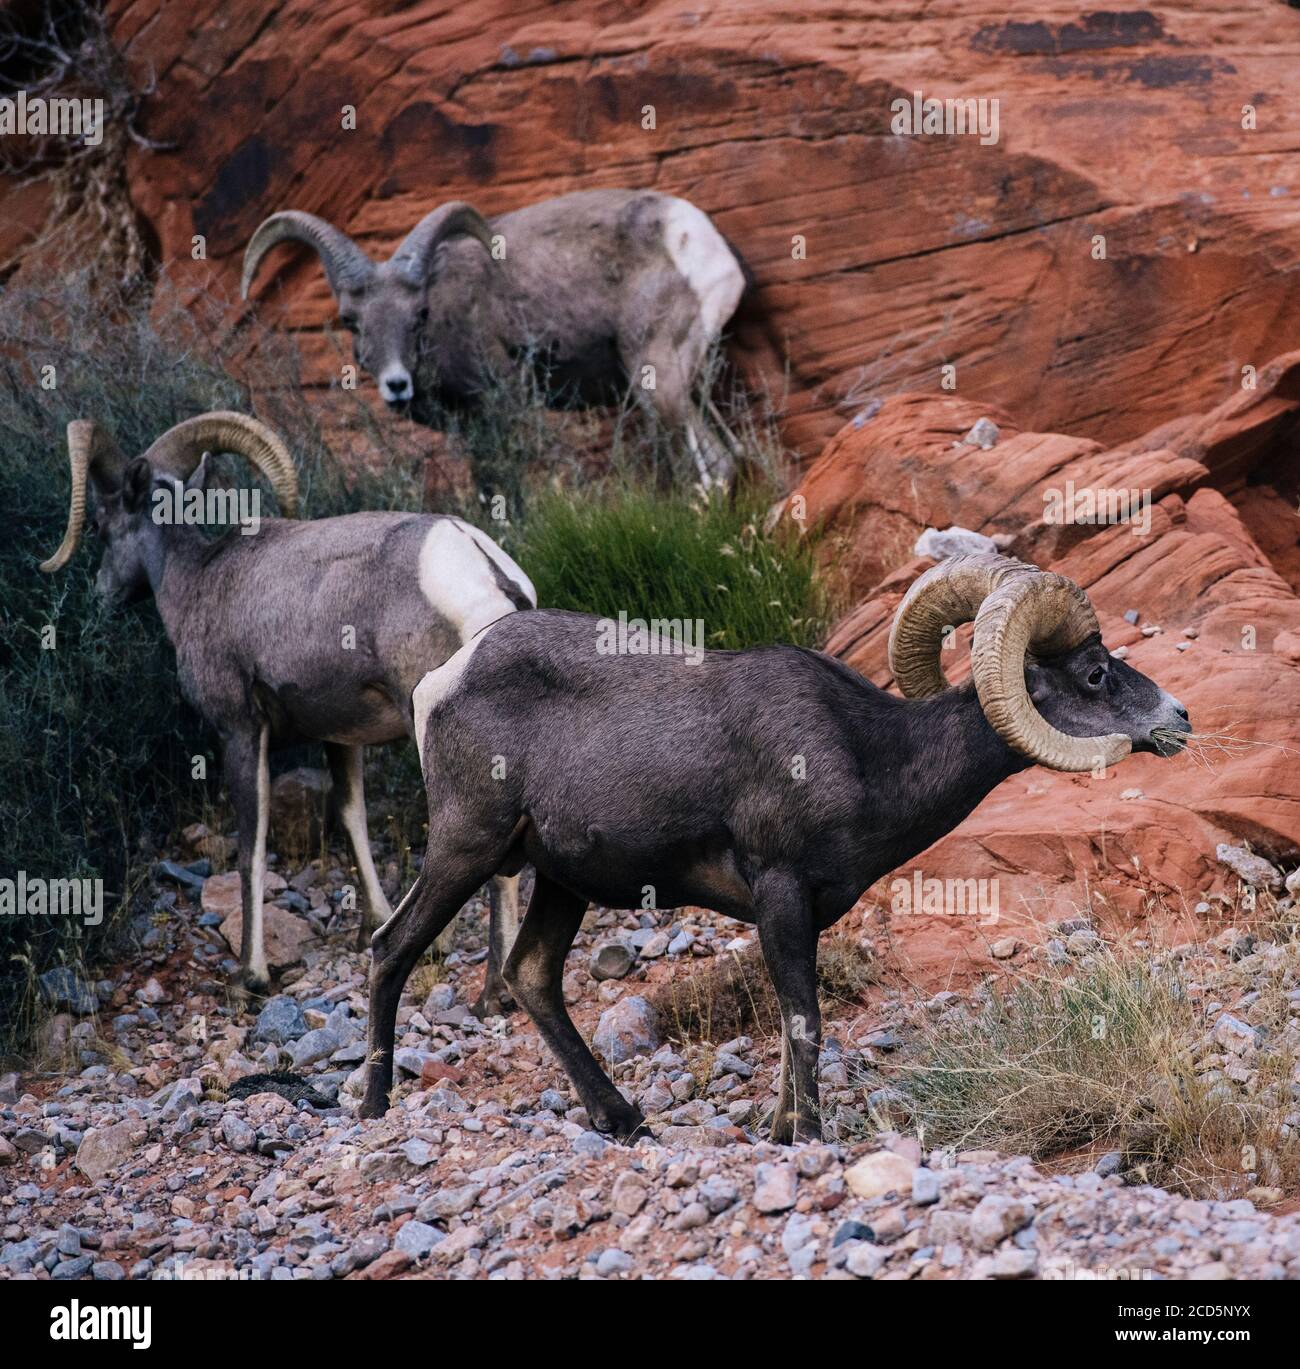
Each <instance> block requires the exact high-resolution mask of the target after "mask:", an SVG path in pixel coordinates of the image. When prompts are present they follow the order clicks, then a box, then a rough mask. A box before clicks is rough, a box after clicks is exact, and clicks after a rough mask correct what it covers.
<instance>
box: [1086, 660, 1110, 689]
mask: <svg viewBox="0 0 1300 1369" xmlns="http://www.w3.org/2000/svg"><path fill="white" fill-rule="evenodd" d="M1105 681H1106V667H1105V666H1104V665H1095V666H1093V668H1092V669H1091V670H1090V671H1089V672H1088V688H1089V689H1100V688H1101V687H1102V685H1103V684H1104V683H1105Z"/></svg>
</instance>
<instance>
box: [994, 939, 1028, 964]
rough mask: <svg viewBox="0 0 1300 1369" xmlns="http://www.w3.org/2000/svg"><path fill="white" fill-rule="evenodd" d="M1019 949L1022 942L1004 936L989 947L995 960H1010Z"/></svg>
mask: <svg viewBox="0 0 1300 1369" xmlns="http://www.w3.org/2000/svg"><path fill="white" fill-rule="evenodd" d="M1019 949H1020V942H1019V941H1017V940H1016V938H1015V937H1013V936H1004V937H1002V938H1001V940H999V941H995V942H994V943H993V944H992V945H991V946H990V947H989V954H990V955H991V956H992V957H993V959H994V960H1010V959H1011V957H1012V956H1013V955H1015V953H1016V952H1017V951H1018V950H1019Z"/></svg>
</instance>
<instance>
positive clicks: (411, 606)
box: [41, 412, 536, 1012]
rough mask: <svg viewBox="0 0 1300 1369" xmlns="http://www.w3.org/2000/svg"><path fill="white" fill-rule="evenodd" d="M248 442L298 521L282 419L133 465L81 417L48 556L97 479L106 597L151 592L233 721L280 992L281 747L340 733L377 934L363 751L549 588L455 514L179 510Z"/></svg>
mask: <svg viewBox="0 0 1300 1369" xmlns="http://www.w3.org/2000/svg"><path fill="white" fill-rule="evenodd" d="M222 451H227V452H234V453H236V454H237V455H239V456H242V457H244V458H245V459H246V460H247V461H248V462H250V464H252V465H253V466H254V467H255V468H256V469H258V470H259V471H261V472H263V473H264V474H265V475H266V476H267V477H268V478H269V480H270V482H271V484H272V487H273V488H274V489H275V492H276V496H277V498H278V499H279V502H280V507H281V508H282V509H283V510H284V512H285V513H287V514H289V515H290V516H293V514H294V512H295V504H296V499H297V476H296V474H295V471H294V466H293V462H292V460H291V459H290V456H289V452H288V450H287V449H286V448H285V446H284V444H283V443H282V442H281V441H280V439H279V438H278V437H277V436H276V435H275V433H273V432H272V431H271V430H270V429H269V428H267V427H265V426H264V425H263V424H261V423H259V422H257V421H256V420H255V419H252V418H249V417H247V416H246V415H244V414H239V413H224V412H220V413H209V414H204V415H203V416H201V417H199V418H192V419H189V420H187V421H186V422H184V423H179V424H177V425H176V426H175V427H174V428H172V429H170V430H169V431H168V432H165V433H164V434H163V435H162V436H161V437H160V438H158V440H157V441H156V442H155V443H154V444H153V445H152V446H151V447H150V448H149V450H148V451H146V452H145V453H144V455H143V456H138V457H136V458H135V459H134V460H131V461H127V460H125V459H124V458H123V456H122V455H121V454H120V453H119V452H118V450H117V448H116V447H115V445H114V444H113V442H112V440H111V439H110V438H109V437H108V435H107V434H106V433H105V432H104V431H103V430H102V429H101V428H100V427H98V426H97V425H96V424H95V423H93V422H89V421H85V420H82V421H78V422H74V423H70V424H68V452H69V456H70V459H71V463H72V497H71V506H70V511H69V514H68V526H67V531H66V532H65V534H64V537H63V543H62V545H61V546H60V547H59V549H58V551H57V552H55V554H54V555H53V556H52V557H51V558H50V559H49V560H48V561H46V562H44V563H43V564H42V566H41V569H42V570H43V571H46V572H53V571H57V570H59V569H60V568H61V567H63V566H64V565H66V564H67V562H68V561H69V560H70V558H71V557H72V554H73V553H74V552H75V551H76V549H77V544H78V542H79V540H80V538H81V533H82V529H83V528H84V526H85V522H86V487H87V484H90V485H92V486H93V487H94V492H95V500H96V510H95V515H94V526H95V529H96V531H97V532H98V533H99V536H100V538H101V539H102V540H103V541H104V542H105V544H106V546H105V551H104V559H103V561H102V563H101V565H100V568H99V575H98V578H97V580H96V589H97V590H98V592H99V593H100V594H101V595H102V596H103V597H104V598H105V599H107V600H109V601H111V602H115V603H126V602H129V601H132V600H134V599H138V598H142V597H144V596H145V595H146V594H148V593H150V592H152V594H153V596H154V602H155V603H156V604H157V606H158V612H159V614H160V616H161V617H162V620H163V624H164V626H165V627H166V629H167V635H168V637H169V638H170V640H171V643H172V645H173V647H174V648H175V650H176V664H177V671H178V674H179V677H180V683H181V688H182V690H183V692H184V693H185V696H186V698H188V699H189V701H190V702H191V703H192V704H193V705H194V707H195V708H196V709H197V710H198V711H199V712H200V713H201V714H202V715H203V716H204V718H206V719H207V721H208V722H209V723H210V724H211V725H212V726H213V727H214V728H215V729H216V730H217V732H218V734H219V735H220V737H221V741H222V750H223V759H224V767H225V775H226V783H227V786H228V788H229V790H230V797H231V802H232V803H233V805H234V808H235V815H236V820H237V822H238V825H239V873H240V875H241V877H242V884H243V942H242V946H241V961H242V966H241V979H242V983H243V986H244V987H246V988H250V989H254V990H262V989H265V988H266V987H267V984H268V983H269V977H268V973H267V963H266V956H265V951H264V947H263V939H262V888H263V873H264V868H265V861H266V836H267V816H268V804H269V796H270V772H269V768H268V751H269V749H270V748H271V747H273V746H278V745H288V744H291V743H294V742H298V741H304V740H315V741H321V742H324V743H325V749H326V753H327V755H328V757H329V763H330V769H331V771H332V772H333V775H334V781H335V785H336V789H337V792H338V795H339V798H340V802H339V816H340V818H341V820H342V823H343V827H344V830H345V831H346V833H347V838H348V845H349V847H350V849H351V852H352V858H353V860H354V862H355V863H356V867H357V870H358V872H359V874H360V879H361V886H362V903H363V920H362V930H363V933H364V932H368V931H369V930H371V929H372V928H373V927H375V926H377V925H378V924H379V923H380V922H381V921H382V920H383V919H384V918H386V917H388V916H389V915H390V912H391V909H390V908H389V906H388V902H387V900H386V899H385V897H384V891H383V889H382V888H381V887H380V884H379V878H378V876H377V875H376V873H375V866H374V861H373V860H372V859H371V854H370V842H369V837H368V835H367V831H366V808H365V796H364V792H363V787H362V748H363V747H364V746H368V745H371V744H375V743H379V742H388V741H395V740H398V739H399V738H401V737H403V736H410V735H412V734H413V729H414V717H413V714H412V709H411V693H412V690H413V689H414V687H415V685H416V684H417V683H418V681H419V680H420V679H421V678H422V677H423V676H424V674H425V673H426V672H427V671H428V670H429V669H430V667H431V666H432V665H436V664H438V663H440V662H442V661H445V660H446V659H447V658H448V657H449V656H450V655H451V654H452V653H453V652H454V651H455V650H456V649H457V648H459V647H460V646H461V645H462V644H463V643H465V642H468V641H471V640H472V639H473V637H474V634H475V633H476V632H478V631H480V630H481V629H482V628H484V627H485V626H487V625H488V624H489V623H492V622H495V621H496V619H498V618H500V617H502V616H503V615H505V614H509V613H513V612H514V610H515V609H518V608H531V607H533V606H534V604H535V603H536V595H535V592H534V590H533V586H532V584H531V582H530V581H529V579H528V577H527V576H526V575H525V574H524V573H523V571H522V570H520V569H519V567H518V566H517V565H515V563H514V562H513V561H512V560H511V559H510V558H509V557H508V556H507V555H506V554H505V553H504V552H503V551H502V550H501V549H500V548H499V547H498V546H497V545H496V543H495V542H493V541H492V540H491V539H490V538H489V537H487V536H486V534H484V533H482V532H480V531H479V530H478V529H477V528H474V527H471V526H470V525H469V524H467V523H463V522H461V521H460V520H459V519H456V518H445V517H437V516H434V515H427V514H408V513H354V514H348V515H345V516H343V517H340V518H322V519H319V520H317V521H314V522H304V523H299V522H289V521H285V520H283V519H266V520H263V521H261V523H260V526H259V527H258V528H257V532H256V535H255V536H242V535H241V530H240V529H239V528H232V529H231V530H230V531H228V532H227V533H226V534H225V535H224V536H222V537H219V538H217V539H216V540H210V539H209V538H207V537H206V536H204V534H203V533H202V531H201V530H200V528H199V527H198V526H196V525H195V523H194V522H190V523H188V524H180V523H178V522H176V521H175V519H174V518H172V517H171V516H169V514H168V513H167V510H168V509H169V508H174V507H175V501H176V500H179V499H182V498H184V497H185V496H187V495H189V496H191V498H190V500H189V502H191V503H192V502H193V498H192V496H193V494H194V492H196V491H202V490H203V488H204V481H205V476H206V470H207V456H208V454H209V453H210V452H222ZM517 885H518V881H517V879H509V878H503V879H502V880H499V881H497V883H496V885H495V886H494V890H493V899H492V905H493V906H492V931H491V935H490V937H489V942H490V955H489V969H488V978H487V982H486V984H485V986H484V992H483V998H482V999H481V1000H480V1002H479V1004H478V1005H477V1006H476V1010H477V1011H480V1012H482V1011H487V1010H489V1009H495V1008H496V1007H497V1006H498V1004H499V1002H500V1001H501V999H502V997H503V994H502V986H501V978H500V967H501V965H502V963H503V961H504V952H505V950H506V949H508V946H509V939H510V938H512V937H513V934H514V927H515V923H516V922H517V919H518V913H517V893H518V890H517Z"/></svg>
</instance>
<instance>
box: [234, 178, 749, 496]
mask: <svg viewBox="0 0 1300 1369" xmlns="http://www.w3.org/2000/svg"><path fill="white" fill-rule="evenodd" d="M696 215H698V216H699V218H698V220H697V219H696V218H695V217H694V216H696ZM467 216H472V217H467ZM284 217H291V218H292V219H293V220H294V225H295V226H294V228H293V236H294V237H296V238H297V240H299V241H302V242H304V243H307V244H308V245H310V246H312V247H314V248H315V249H316V250H318V251H319V252H320V253H321V256H322V260H323V261H324V263H325V267H326V271H327V274H328V276H329V278H330V283H331V288H332V289H334V291H335V296H336V298H337V300H338V306H339V318H340V320H341V321H342V322H343V324H344V325H345V326H346V327H348V328H350V329H351V330H352V332H353V333H354V334H355V343H354V352H355V356H356V360H357V364H358V365H359V366H360V367H361V368H362V369H363V370H365V371H367V372H369V373H370V374H371V375H373V376H374V377H375V378H376V380H377V381H378V382H379V384H380V392H381V394H382V396H383V398H384V400H385V402H386V403H387V404H389V405H390V407H392V408H394V409H399V410H402V411H405V412H408V413H409V414H410V415H411V416H412V417H413V418H415V419H416V421H418V422H421V423H426V424H428V423H432V422H434V421H435V419H436V414H437V411H438V409H439V408H446V409H450V410H465V409H472V408H473V407H475V406H476V405H477V404H478V403H479V401H480V398H481V395H482V392H483V390H484V387H485V385H486V384H487V383H488V378H489V377H491V376H500V375H504V374H506V373H507V372H508V371H509V369H510V368H511V367H512V366H513V365H515V364H517V362H518V361H519V360H520V359H521V358H524V357H530V358H532V360H533V361H534V362H535V364H536V365H537V366H538V369H539V373H540V374H541V377H542V379H543V383H544V384H545V385H546V386H547V388H548V391H549V398H550V401H551V402H552V403H554V404H557V405H566V404H572V403H583V404H586V403H603V402H608V401H609V400H611V399H616V398H619V397H621V395H622V394H623V393H625V392H626V389H627V387H628V384H629V381H630V382H631V385H632V391H633V393H634V394H635V395H636V396H637V398H638V400H640V401H641V402H642V403H643V405H644V406H645V407H647V408H648V409H649V410H650V411H651V412H652V414H653V415H655V416H656V417H657V418H658V419H659V420H660V421H662V422H663V423H664V424H665V425H666V426H667V428H668V429H669V430H671V431H674V432H682V433H684V434H685V436H686V439H687V441H688V444H689V445H690V448H691V450H692V452H693V454H694V457H695V460H696V465H697V468H698V470H699V473H700V476H701V479H702V480H704V481H705V482H706V483H708V482H711V481H714V480H717V481H723V482H725V481H726V479H728V478H729V474H730V463H731V457H730V452H729V451H728V450H727V449H726V448H727V444H726V443H725V441H722V440H720V436H719V435H718V434H716V433H714V432H713V430H712V428H711V427H710V425H709V424H708V423H707V422H706V421H705V419H704V418H703V417H702V415H701V413H700V411H699V409H698V407H697V405H696V403H695V399H694V397H693V390H694V387H695V385H696V383H697V381H698V378H699V371H700V367H701V364H702V362H703V361H704V358H705V356H706V354H707V353H708V351H709V349H710V348H711V347H712V346H713V344H714V343H716V342H717V340H718V337H719V335H720V333H721V331H722V328H723V327H724V326H725V324H726V323H727V321H728V319H729V318H730V317H731V314H732V312H734V310H735V307H736V304H737V303H738V301H739V299H740V296H741V294H742V293H743V290H744V288H745V273H744V268H743V266H742V265H741V263H740V262H739V260H738V259H737V258H736V257H735V255H734V253H733V252H732V251H731V249H730V248H729V247H728V246H727V245H726V244H725V241H724V240H723V239H722V238H721V235H720V234H718V233H717V230H716V229H715V228H713V226H712V225H711V224H710V223H709V222H708V220H707V219H705V218H704V216H703V215H702V214H700V211H698V210H696V209H695V208H694V207H693V206H690V205H688V204H687V203H686V202H685V201H682V200H679V199H677V198H675V197H672V196H668V195H663V194H660V193H658V192H656V191H649V190H589V191H581V192H579V193H577V194H572V195H564V196H561V197H559V198H557V199H551V200H544V201H542V202H541V203H540V204H533V205H529V206H527V207H526V208H523V209H519V210H515V211H514V212H512V213H508V214H500V215H498V216H497V217H495V218H492V219H489V220H486V221H483V220H481V219H479V218H478V215H477V214H475V213H474V211H472V210H471V209H469V207H468V206H464V205H456V204H452V205H444V206H442V207H441V208H440V209H439V210H435V211H434V213H433V214H432V215H429V216H428V217H427V218H426V219H425V221H424V223H423V224H422V225H420V226H419V227H417V228H416V229H415V230H413V231H412V233H411V234H410V235H408V237H407V239H406V240H405V242H403V243H402V244H401V245H400V246H399V247H398V249H397V250H396V252H394V254H393V256H392V258H390V259H389V260H388V261H387V262H382V263H373V262H371V263H369V265H368V267H367V265H366V259H365V258H364V257H362V256H360V254H359V251H358V249H356V247H355V244H352V243H351V242H350V240H348V239H346V238H344V239H343V241H344V242H346V243H347V249H346V250H345V249H343V248H342V247H341V246H340V245H339V239H340V238H342V236H343V235H341V234H338V232H337V230H334V229H332V228H331V226H330V225H328V224H325V222H324V221H323V220H319V219H316V218H315V217H314V216H311V215H304V214H299V213H296V212H294V211H291V214H290V215H289V216H273V218H272V219H269V220H267V221H266V223H264V224H263V225H262V226H261V227H260V228H259V229H258V231H257V233H256V234H254V236H253V239H252V241H251V242H250V243H249V247H248V251H247V253H246V255H245V267H244V294H245V296H247V294H248V289H249V286H250V285H251V283H252V279H253V276H254V275H255V274H256V271H257V268H258V266H259V264H260V262H261V260H262V257H263V255H264V254H265V252H266V251H268V250H269V246H268V244H274V242H276V241H281V240H283V236H282V235H283V234H284V233H285V232H286V228H285V224H284V222H283V218H284ZM277 220H280V223H279V224H278V225H277ZM476 220H477V223H476V222H475V221H476ZM431 221H433V222H432V224H431ZM426 226H432V227H433V228H434V229H436V231H434V232H433V233H432V234H431V233H430V232H429V231H423V232H422V230H425V229H426ZM449 227H450V228H451V229H452V230H453V231H454V232H456V233H457V234H458V235H459V236H455V237H447V238H445V239H442V240H441V241H440V243H439V244H438V245H437V246H436V247H434V249H433V250H428V247H429V242H430V240H431V239H432V240H436V239H437V237H438V234H439V233H441V232H443V231H446V230H447V229H448V228H449ZM277 228H278V231H277ZM467 234H474V235H475V236H466V235H467ZM489 235H490V237H489ZM476 238H477V240H476ZM670 239H671V241H670ZM489 240H490V241H491V242H492V243H494V244H495V245H496V247H497V249H498V255H497V257H494V255H493V254H492V252H491V251H490V250H489V249H488V247H487V245H486V244H487V243H488V242H489ZM692 252H694V253H697V254H701V260H703V259H705V258H707V260H708V262H709V263H710V268H709V271H708V272H707V273H705V272H703V271H701V272H699V273H697V276H698V278H697V279H695V280H694V281H693V280H692V278H691V276H692V273H691V272H690V271H686V272H684V271H683V270H682V269H680V268H679V265H678V264H677V260H675V257H676V258H677V259H680V260H687V259H688V257H689V254H690V253H692ZM501 253H503V255H501ZM724 254H725V255H724ZM335 258H337V259H338V261H337V263H336V264H332V263H334V259H335ZM706 274H707V276H708V280H709V282H710V284H709V286H708V288H707V289H705V288H704V287H703V285H702V284H701V282H702V281H703V280H704V279H705V276H706ZM702 295H703V296H705V297H703V298H702ZM645 367H653V368H654V388H653V389H647V388H644V386H643V384H642V381H643V377H644V375H645V374H646V373H645V372H644V370H643V368H645Z"/></svg>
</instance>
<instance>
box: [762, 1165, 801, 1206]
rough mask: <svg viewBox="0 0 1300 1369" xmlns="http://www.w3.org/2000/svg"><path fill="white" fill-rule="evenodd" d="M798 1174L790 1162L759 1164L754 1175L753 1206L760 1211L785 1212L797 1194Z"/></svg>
mask: <svg viewBox="0 0 1300 1369" xmlns="http://www.w3.org/2000/svg"><path fill="white" fill-rule="evenodd" d="M798 1188H799V1175H798V1174H797V1173H796V1171H795V1167H794V1166H793V1165H790V1164H761V1165H759V1167H758V1169H757V1171H756V1172H755V1175H754V1206H755V1207H756V1208H757V1209H758V1210H759V1211H760V1212H785V1211H787V1210H788V1209H790V1208H792V1207H793V1206H794V1203H795V1198H796V1197H797V1196H798Z"/></svg>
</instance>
